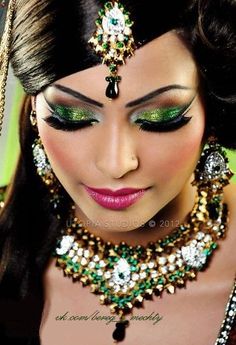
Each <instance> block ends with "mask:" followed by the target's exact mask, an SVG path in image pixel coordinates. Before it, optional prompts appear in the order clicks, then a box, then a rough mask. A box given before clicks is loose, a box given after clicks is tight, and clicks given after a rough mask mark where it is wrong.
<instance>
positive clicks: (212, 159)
mask: <svg viewBox="0 0 236 345" xmlns="http://www.w3.org/2000/svg"><path fill="white" fill-rule="evenodd" d="M225 170H226V163H225V160H224V157H223V156H222V155H221V154H220V153H219V152H217V151H215V152H212V153H211V154H210V155H209V156H208V157H207V159H206V162H205V166H204V176H205V177H210V178H211V177H213V178H215V177H219V176H220V175H222V173H223V172H224V171H225Z"/></svg>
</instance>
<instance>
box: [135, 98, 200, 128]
mask: <svg viewBox="0 0 236 345" xmlns="http://www.w3.org/2000/svg"><path fill="white" fill-rule="evenodd" d="M195 97H196V95H195V96H194V97H193V98H192V99H191V101H190V102H188V103H187V104H184V105H181V106H173V107H168V108H157V109H151V110H146V111H143V112H141V113H139V114H135V115H134V116H133V119H134V122H135V123H136V124H140V129H141V130H146V131H150V132H169V131H174V130H176V129H178V128H181V127H182V126H184V125H186V124H187V123H188V122H189V121H190V120H191V117H187V116H185V114H186V113H187V112H188V110H189V107H190V106H191V104H192V102H193V100H194V99H195Z"/></svg>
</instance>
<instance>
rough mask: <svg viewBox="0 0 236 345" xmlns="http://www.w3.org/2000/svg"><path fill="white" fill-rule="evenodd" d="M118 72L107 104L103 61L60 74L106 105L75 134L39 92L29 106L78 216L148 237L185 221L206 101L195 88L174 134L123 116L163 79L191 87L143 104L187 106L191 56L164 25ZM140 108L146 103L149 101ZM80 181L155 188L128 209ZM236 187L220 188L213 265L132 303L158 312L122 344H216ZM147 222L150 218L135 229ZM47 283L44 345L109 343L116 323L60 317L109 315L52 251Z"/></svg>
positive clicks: (235, 220) (120, 236)
mask: <svg viewBox="0 0 236 345" xmlns="http://www.w3.org/2000/svg"><path fill="white" fill-rule="evenodd" d="M137 71H138V73H137ZM119 74H120V75H121V77H122V82H121V83H120V96H119V98H118V99H116V100H113V101H112V102H111V101H109V100H108V99H107V98H106V97H105V95H104V90H105V88H106V85H107V84H106V82H105V81H104V78H105V76H106V75H107V68H106V67H105V66H102V65H101V66H96V67H93V68H90V69H87V70H84V71H81V72H78V73H75V74H73V75H70V76H67V77H65V78H63V79H61V80H58V81H57V84H60V85H63V86H67V87H70V88H71V89H73V90H77V91H79V92H80V93H82V94H84V95H86V96H88V97H90V98H92V99H95V100H96V101H98V102H100V103H103V104H104V106H103V108H102V109H99V110H98V109H97V108H96V107H95V108H96V111H97V113H98V114H99V116H101V122H100V123H99V125H97V124H96V125H95V126H94V127H88V128H86V129H82V130H81V131H80V130H79V131H76V132H63V131H59V130H56V129H54V128H52V127H50V126H49V125H48V124H47V123H46V122H45V121H44V120H43V118H45V117H46V116H48V115H49V111H48V110H47V105H46V103H45V101H44V99H43V95H42V94H39V95H38V96H37V98H36V100H35V99H34V98H32V105H33V107H35V110H36V112H37V121H38V128H39V134H40V136H41V138H42V142H43V145H44V147H45V150H46V152H47V155H48V157H49V160H50V163H51V165H52V167H53V170H54V172H55V174H56V175H57V177H58V179H59V180H60V182H61V183H62V184H63V186H64V188H65V189H66V190H67V192H68V193H69V194H70V196H71V197H72V199H73V200H74V202H75V205H76V214H77V215H78V217H79V218H80V219H81V220H82V221H83V222H84V224H88V225H87V227H88V228H89V230H90V231H91V232H93V233H95V234H97V235H100V236H101V237H102V238H103V239H104V240H111V241H113V242H114V243H116V242H117V243H119V242H120V241H121V240H122V241H126V242H127V243H130V244H138V243H139V244H146V243H147V242H148V241H149V240H157V239H159V238H162V237H163V236H165V235H166V234H168V233H169V232H171V231H172V230H173V222H175V221H177V222H180V223H182V222H183V221H184V219H185V217H186V215H187V214H188V212H189V211H190V210H191V208H192V206H193V203H194V196H195V193H196V190H195V189H194V187H192V186H191V183H190V182H191V181H192V180H193V177H194V176H193V172H194V168H195V166H196V164H197V161H198V159H199V156H200V152H201V149H202V145H203V133H204V128H205V113H204V103H203V100H202V98H201V97H200V95H199V94H197V96H196V98H195V100H194V102H193V104H192V106H191V108H190V110H189V112H188V114H187V115H188V116H191V117H192V119H191V120H190V122H189V123H188V124H187V125H186V126H183V127H182V128H180V129H178V130H176V131H174V132H169V133H168V132H166V133H158V132H156V133H155V132H145V131H139V129H138V126H137V125H136V124H131V122H130V120H129V116H131V115H132V114H134V113H135V111H136V109H127V108H126V107H125V104H126V103H128V102H130V101H132V100H134V99H137V98H139V97H142V96H143V95H145V94H147V93H149V92H150V91H152V90H155V89H157V88H160V87H164V86H166V85H169V84H181V85H185V86H188V87H190V88H193V90H179V91H170V92H167V93H165V94H162V95H161V96H159V97H156V98H155V99H153V100H152V101H151V102H150V103H148V109H152V108H153V107H157V106H158V107H161V106H166V105H170V103H171V104H172V105H173V103H174V104H175V105H178V104H183V103H185V102H188V101H189V100H190V99H191V98H192V97H193V96H194V94H195V93H196V88H197V86H198V82H199V80H198V74H197V68H196V65H195V62H194V59H193V57H192V56H191V53H190V52H189V50H188V49H187V47H186V46H185V45H184V43H183V42H182V41H181V40H180V39H179V38H178V37H177V36H176V34H175V33H167V34H165V35H163V36H161V37H159V38H157V39H155V40H153V41H152V42H150V43H149V44H147V45H145V46H144V47H142V48H140V49H138V50H137V51H136V52H135V56H134V57H132V58H131V59H130V60H128V61H127V63H126V65H125V66H122V67H120V68H119ZM95 75H96V78H94V76H95ZM131 85H132V87H131ZM47 97H48V99H49V98H50V100H51V101H53V100H54V101H60V100H62V99H63V101H64V102H67V104H71V105H73V106H76V105H78V106H81V102H80V101H79V102H78V101H76V100H75V99H73V98H71V97H70V98H68V96H66V95H65V94H64V93H62V92H59V91H58V90H55V89H53V88H49V89H48V90H47ZM35 101H36V102H35ZM138 108H139V109H140V110H143V109H145V110H146V104H145V105H142V106H140V107H138ZM93 109H94V108H93ZM155 157H156V158H155ZM82 183H86V184H88V185H89V186H91V187H97V188H104V187H107V188H111V189H118V188H122V187H139V188H140V187H149V186H151V187H152V188H151V189H150V190H149V191H148V193H146V194H145V195H144V197H143V198H142V199H140V200H139V201H138V202H137V203H135V204H134V205H132V206H131V207H129V208H127V209H125V210H120V211H114V210H108V209H104V208H102V207H101V206H99V205H97V204H96V203H95V202H94V201H93V200H92V199H91V198H90V197H89V196H88V195H87V193H86V192H85V191H84V189H83V186H82ZM235 195H236V187H235V186H228V187H226V188H225V202H227V204H228V206H229V210H230V214H231V217H230V223H229V229H228V235H227V238H226V239H225V240H224V241H221V246H220V248H219V249H218V250H217V254H215V256H214V258H213V260H212V262H211V264H210V266H209V268H208V269H207V270H206V271H205V272H204V274H203V273H200V274H199V275H198V278H197V280H196V281H194V282H188V283H187V289H179V290H178V291H177V292H176V293H175V295H174V296H172V295H169V294H167V293H164V294H163V298H158V297H155V296H154V298H153V300H152V301H145V303H144V308H141V309H136V308H135V309H134V311H133V315H136V316H141V315H143V316H145V315H146V316H147V315H150V314H151V313H152V312H154V313H159V314H160V316H162V317H163V319H162V320H161V321H160V322H158V323H157V324H156V325H153V323H152V322H148V321H146V322H133V323H132V325H131V326H130V327H129V329H128V330H127V336H126V338H125V341H124V342H123V343H122V344H124V345H134V344H137V341H138V343H141V344H146V345H151V344H153V343H154V342H155V343H159V344H165V345H180V344H188V345H213V344H214V342H215V340H216V337H217V334H218V331H219V328H220V325H221V322H222V320H223V317H224V309H225V305H226V302H227V299H228V296H229V293H230V290H231V288H232V282H233V279H234V274H235V269H234V267H235V266H236V260H235V256H233V255H229V253H233V252H234V248H235V241H236V233H235V231H234V230H235V227H236V212H235V205H236V199H235ZM150 220H155V222H156V226H154V227H150V226H148V221H150ZM161 220H167V221H168V222H169V225H168V223H167V226H165V227H161V226H160V224H161ZM86 222H87V223H86ZM143 223H145V224H146V225H145V226H143V227H141V226H140V225H141V224H143ZM105 224H106V226H105ZM122 224H123V226H122ZM43 285H44V289H45V291H44V295H45V304H44V310H43V317H42V321H41V326H40V338H41V345H53V344H55V343H56V344H57V345H64V344H66V343H68V344H69V343H76V342H77V343H78V340H81V341H82V342H86V344H88V345H91V344H94V343H95V342H96V343H97V344H99V345H100V344H104V345H105V344H107V345H108V344H111V342H112V338H111V334H112V332H113V330H114V323H112V322H111V323H110V324H109V325H106V323H105V322H94V321H87V322H85V321H84V322H83V321H77V322H76V321H72V322H69V321H60V322H58V321H55V317H56V316H58V315H63V314H65V313H66V311H68V312H69V315H90V314H92V313H93V312H94V311H96V310H98V311H99V313H100V315H110V313H109V310H108V308H107V307H106V306H102V305H99V301H98V297H97V296H96V295H93V294H91V293H90V291H89V290H90V289H89V288H83V287H82V285H81V284H78V283H75V284H72V282H71V280H70V279H66V278H65V277H64V276H63V274H62V272H61V271H60V270H58V269H57V268H56V267H55V261H54V259H51V260H50V261H49V263H48V266H47V268H46V270H45V273H44V277H43ZM206 320H207V322H206ZM91 330H92V332H91ZM98 339H99V343H98ZM154 340H155V341H154Z"/></svg>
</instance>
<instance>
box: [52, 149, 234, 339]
mask: <svg viewBox="0 0 236 345" xmlns="http://www.w3.org/2000/svg"><path fill="white" fill-rule="evenodd" d="M200 168H201V169H200ZM232 175H233V173H232V172H231V171H230V170H229V168H228V166H227V157H226V156H225V153H224V152H223V150H222V149H221V148H220V146H219V145H217V144H216V143H211V142H209V147H208V148H207V149H205V150H204V151H203V153H202V155H201V158H200V160H199V163H198V165H197V168H196V171H195V179H194V181H193V182H192V184H193V185H197V187H198V189H197V194H196V199H195V204H194V207H193V210H192V211H191V212H190V214H189V215H188V217H187V220H186V222H185V223H184V224H182V225H180V226H178V227H177V228H176V229H175V230H174V231H173V232H172V234H171V235H169V236H166V237H165V238H164V239H162V240H158V241H157V242H150V243H149V244H148V245H147V247H143V246H129V245H127V244H126V243H124V242H122V243H120V244H118V245H115V244H112V243H110V242H107V243H106V242H104V241H103V240H102V239H101V238H99V237H96V236H94V235H93V234H92V233H90V232H89V231H88V230H87V229H86V228H85V227H84V226H83V225H82V223H81V221H80V220H79V219H78V218H76V217H72V218H71V219H70V220H69V222H68V224H69V226H67V228H66V229H65V230H64V231H63V232H62V235H60V236H59V238H58V244H57V247H56V249H55V252H54V253H53V255H54V256H55V257H56V265H57V266H58V267H59V268H60V269H62V270H63V272H64V275H65V276H68V277H71V278H72V279H73V280H74V281H76V280H78V281H80V282H82V284H83V285H84V286H86V285H88V286H90V288H91V292H93V293H96V294H98V295H100V303H101V304H107V305H109V306H110V310H111V312H112V313H116V314H117V315H119V316H120V322H118V323H117V328H116V330H115V331H114V332H113V339H114V340H116V341H121V340H123V339H124V335H125V328H126V327H127V325H128V322H127V320H125V319H124V315H125V314H126V313H130V312H132V309H133V308H134V307H135V306H137V304H142V302H143V300H144V299H145V298H150V297H151V296H152V295H153V294H157V295H160V294H161V293H162V292H163V291H165V290H166V291H167V292H168V293H171V294H173V293H174V292H175V290H176V288H178V287H183V286H185V283H186V281H187V280H192V279H194V278H196V275H197V273H198V271H201V270H204V269H205V268H206V267H207V263H208V261H209V258H210V257H211V256H212V253H213V251H214V250H215V249H216V248H217V246H218V243H217V242H218V240H219V239H221V238H223V237H224V235H225V231H226V228H227V222H228V209H227V205H226V204H224V203H223V190H222V188H223V186H224V185H226V184H227V183H228V180H229V178H230V177H231V176H232Z"/></svg>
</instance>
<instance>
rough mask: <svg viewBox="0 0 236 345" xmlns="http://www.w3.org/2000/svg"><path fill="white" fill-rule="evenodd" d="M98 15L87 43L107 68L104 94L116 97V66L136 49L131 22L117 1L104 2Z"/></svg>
mask: <svg viewBox="0 0 236 345" xmlns="http://www.w3.org/2000/svg"><path fill="white" fill-rule="evenodd" d="M98 15H99V17H98V18H97V19H96V21H95V23H96V26H97V29H96V31H95V32H94V34H93V36H92V37H91V38H90V40H89V43H90V44H91V45H92V47H93V48H94V50H95V52H96V53H97V54H98V55H99V56H101V57H102V63H103V64H106V65H107V66H108V68H109V71H110V74H109V76H107V77H106V78H105V79H106V81H107V82H108V86H107V88H106V96H107V97H108V98H110V99H114V98H116V97H118V94H119V89H118V82H119V81H120V80H121V77H120V76H119V75H118V74H117V69H118V66H119V65H123V64H124V63H125V59H126V58H127V57H130V56H132V55H133V53H134V50H135V49H136V46H135V43H134V39H133V36H132V30H131V27H132V25H133V22H132V20H131V19H130V13H129V12H127V11H126V10H125V8H124V6H123V5H122V4H121V3H120V2H118V1H108V2H106V3H105V5H104V8H103V9H101V10H99V12H98Z"/></svg>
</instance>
